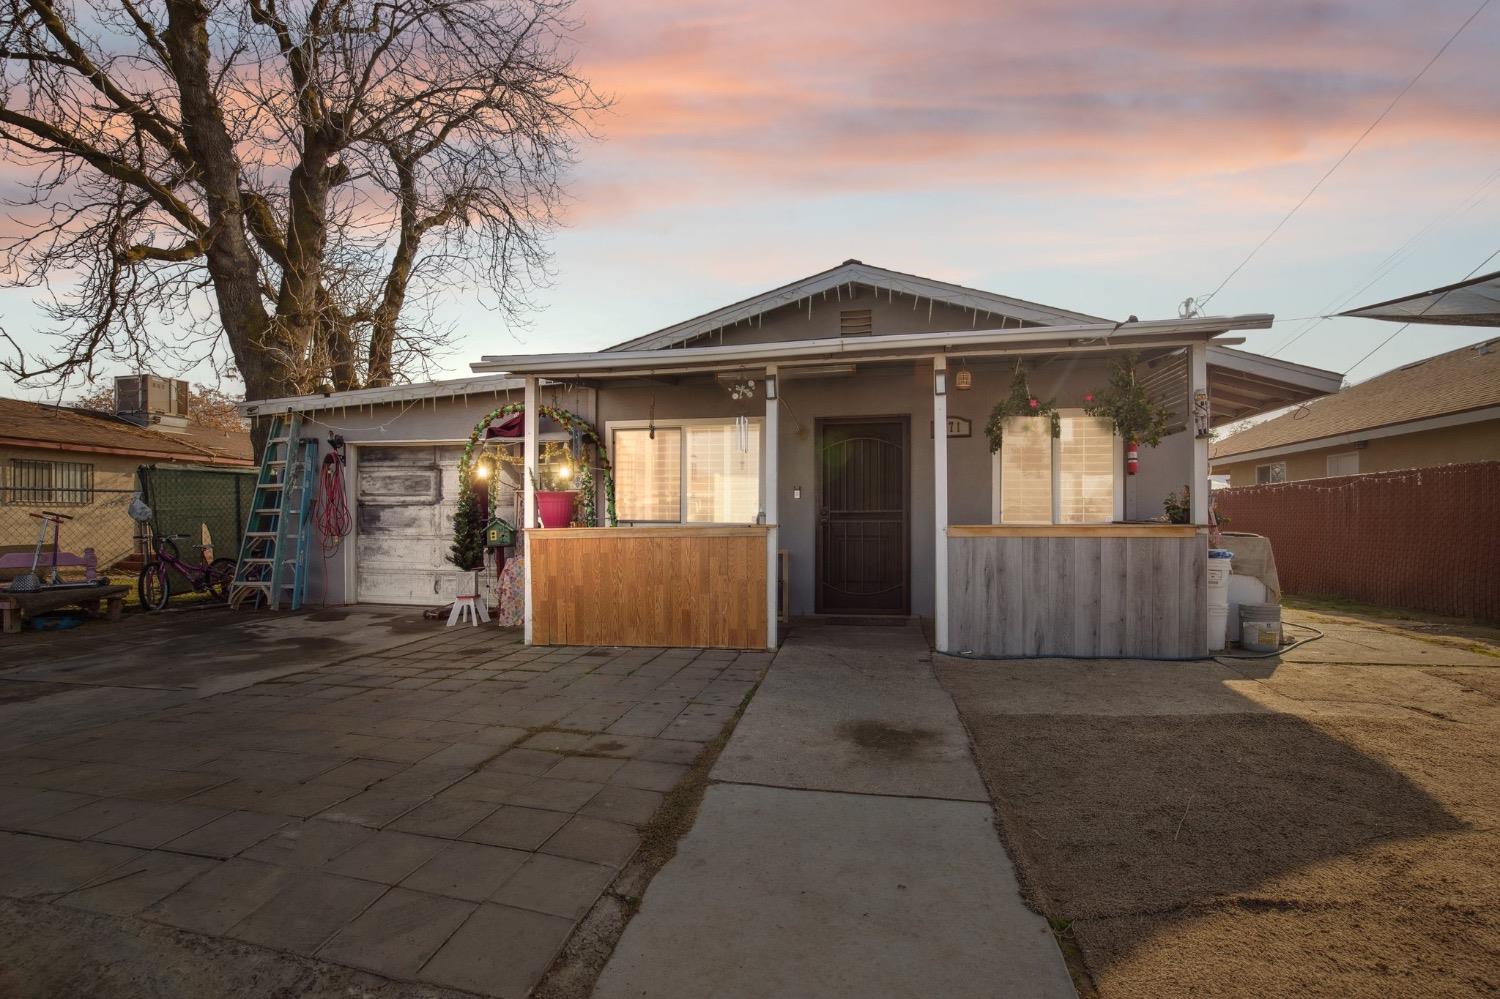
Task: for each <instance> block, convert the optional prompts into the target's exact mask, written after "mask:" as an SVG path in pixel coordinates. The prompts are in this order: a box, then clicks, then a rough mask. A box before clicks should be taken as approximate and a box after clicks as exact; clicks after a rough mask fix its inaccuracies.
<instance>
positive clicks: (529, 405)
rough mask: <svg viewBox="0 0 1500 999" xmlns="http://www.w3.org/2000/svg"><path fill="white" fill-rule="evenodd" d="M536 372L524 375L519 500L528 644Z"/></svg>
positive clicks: (537, 416) (537, 417) (536, 454)
mask: <svg viewBox="0 0 1500 999" xmlns="http://www.w3.org/2000/svg"><path fill="white" fill-rule="evenodd" d="M536 383H537V380H536V376H534V375H527V376H526V389H525V397H524V401H525V405H526V413H525V416H524V419H523V421H522V422H523V429H522V431H521V432H522V434H523V436H524V438H525V444H524V447H525V451H524V458H523V464H524V465H525V468H524V469H523V470H522V485H521V502H522V505H523V506H524V508H525V512H524V513H523V514H522V515H521V526H522V528H524V531H525V535H526V605H525V611H524V622H525V641H526V644H527V645H530V644H531V599H532V595H531V586H532V580H534V579H535V578H536V573H534V572H532V571H531V569H532V567H531V529H532V528H533V527H535V526H536V471H537V464H538V461H539V458H540V451H541V447H540V444H539V442H538V436H539V434H538V427H539V426H540V417H541V414H540V413H539V412H537V409H538V407H539V406H540V402H539V401H538V400H537V391H536Z"/></svg>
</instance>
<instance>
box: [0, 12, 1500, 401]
mask: <svg viewBox="0 0 1500 999" xmlns="http://www.w3.org/2000/svg"><path fill="white" fill-rule="evenodd" d="M1478 4H1479V0H1424V2H1422V3H1411V2H1409V0H1310V2H1309V0H1242V2H1227V0H1196V2H1186V0H1183V2H1177V0H1117V2H1104V0H1095V2H1090V3H1071V4H1060V3H1056V2H1043V0H1037V2H1016V0H999V2H996V0H990V2H984V0H925V2H921V3H912V2H910V0H904V2H892V0H858V2H855V0H833V2H821V0H799V2H792V0H757V2H756V3H753V4H751V3H745V2H744V0H674V2H666V0H658V2H647V0H578V2H577V5H576V7H575V12H576V14H577V16H578V18H579V20H580V22H581V24H580V26H579V28H578V29H577V31H576V33H575V36H574V41H575V44H576V46H577V66H578V68H579V70H580V71H581V73H582V74H583V75H584V76H586V77H587V78H588V79H590V80H591V81H592V83H593V84H594V86H595V87H596V88H597V89H598V90H599V91H601V92H603V93H605V94H608V95H610V96H611V97H612V98H613V100H614V105H613V108H612V110H611V111H610V112H609V113H608V114H607V115H605V116H604V117H603V118H602V119H601V120H600V121H599V123H598V129H597V131H598V136H597V137H596V138H593V139H589V140H586V141H584V142H583V143H582V144H581V146H580V149H579V156H580V161H579V164H578V165H577V167H576V168H575V169H574V171H573V172H572V175H571V177H570V179H569V185H568V186H569V191H570V201H569V204H568V206H567V208H566V212H565V216H566V225H565V227H564V228H563V229H561V230H560V231H559V232H558V233H557V234H556V236H555V237H554V238H553V240H552V250H553V254H554V257H553V271H554V276H553V278H552V279H551V280H550V282H549V283H548V284H547V285H546V286H545V287H541V288H537V289H536V290H534V291H533V292H532V294H531V296H530V297H531V299H532V300H533V302H534V303H535V304H536V306H537V309H536V311H535V312H533V313H532V314H531V315H530V317H529V322H528V323H527V324H526V325H525V326H520V325H516V326H510V325H507V324H506V323H505V322H503V321H502V320H501V319H500V317H499V316H497V315H496V314H494V313H492V312H489V311H488V310H486V309H485V307H484V306H483V304H482V302H481V299H480V298H479V297H478V296H477V295H476V296H466V295H454V296H452V299H451V301H450V302H449V304H448V305H447V306H446V307H445V308H444V309H443V311H442V312H441V319H442V320H443V321H445V322H447V323H450V324H451V325H452V326H453V328H454V329H455V330H456V331H457V333H458V341H457V344H456V350H455V351H454V352H453V353H452V354H451V355H450V356H448V357H447V358H445V359H444V361H443V366H442V368H441V370H439V371H437V372H435V374H437V375H438V376H440V377H452V376H459V375H463V374H467V373H468V364H469V362H470V361H473V360H477V359H478V357H479V356H480V355H482V354H506V353H528V352H533V351H573V350H590V349H596V348H599V347H604V346H607V345H609V344H612V343H616V342H619V341H621V340H625V339H628V338H631V337H634V336H638V335H640V334H642V333H645V332H649V331H651V330H654V329H657V328H660V327H663V326H666V325H669V324H671V323H674V322H677V321H679V320H681V319H685V318H688V317H690V316H693V315H697V314H699V313H702V312H705V311H708V310H710V309H713V308H716V307H718V306H720V305H723V304H726V303H728V302H731V301H734V300H737V299H740V298H743V297H746V296H747V295H752V294H755V293H756V292H759V291H764V290H767V289H769V288H772V287H775V286H776V285H779V284H783V283H785V282H788V281H792V280H795V279H797V278H800V277H803V276H806V275H808V274H811V273H815V272H817V271H821V270H824V269H826V268H828V267H831V266H833V265H835V264H838V263H839V262H841V261H843V260H845V259H847V258H851V257H854V258H858V259H861V260H863V261H865V262H866V263H869V264H875V265H878V266H882V267H888V268H892V269H895V270H901V271H907V272H912V273H917V274H921V275H924V276H927V277H932V278H936V279H940V280H944V281H951V282H955V283H959V284H964V285H969V286H972V287H977V288H983V289H986V290H989V291H994V292H999V293H1002V294H1008V295H1013V296H1016V297H1020V298H1025V299H1030V300H1033V301H1038V302H1044V303H1047V304H1051V305H1055V306H1059V307H1063V308H1068V309H1074V310H1077V311H1081V312H1085V313H1090V314H1095V315H1103V316H1110V317H1118V318H1123V317H1124V316H1126V315H1128V314H1132V313H1133V314H1136V315H1138V316H1139V317H1140V318H1142V319H1148V318H1161V317H1167V316H1175V315H1176V314H1177V308H1178V303H1179V302H1181V301H1182V300H1183V299H1184V298H1186V297H1188V296H1198V297H1202V296H1203V295H1205V294H1207V293H1208V292H1210V291H1212V290H1213V289H1214V288H1215V287H1216V286H1218V285H1219V283H1220V282H1221V281H1223V280H1224V278H1225V277H1226V275H1228V274H1229V273H1230V272H1231V271H1232V270H1233V269H1234V268H1235V266H1236V265H1237V264H1239V263H1240V262H1241V261H1242V260H1243V259H1244V257H1245V255H1246V254H1247V253H1249V252H1250V251H1251V249H1252V247H1254V246H1255V244H1256V243H1257V242H1259V241H1260V240H1261V239H1262V238H1263V237H1265V236H1266V234H1267V233H1268V232H1270V231H1271V229H1272V227H1273V226H1275V225H1276V223H1277V222H1278V220H1280V219H1281V217H1282V216H1283V215H1284V214H1285V213H1286V212H1287V211H1288V210H1289V209H1290V208H1291V207H1292V206H1293V205H1294V204H1295V203H1296V202H1297V201H1298V199H1300V198H1301V197H1303V196H1304V195H1305V194H1306V193H1307V192H1308V190H1309V188H1310V187H1311V186H1312V185H1313V183H1314V182H1315V181H1317V179H1318V178H1319V177H1320V176H1321V175H1322V174H1323V173H1324V172H1325V171H1326V170H1327V169H1328V168H1329V167H1330V166H1331V165H1332V164H1333V163H1334V162H1335V161H1336V160H1337V159H1338V158H1339V156H1340V155H1342V154H1343V153H1344V151H1345V150H1346V149H1347V148H1348V147H1349V145H1350V143H1351V142H1353V141H1354V140H1355V139H1356V138H1357V137H1358V136H1359V134H1360V133H1361V132H1362V131H1363V130H1364V129H1365V128H1367V127H1368V126H1369V125H1370V123H1371V122H1373V121H1375V119H1376V117H1377V116H1378V115H1379V114H1380V113H1381V111H1382V110H1383V109H1384V108H1385V107H1386V105H1387V104H1389V103H1390V101H1391V99H1392V98H1393V97H1395V96H1396V94H1397V93H1399V92H1400V91H1401V89H1402V88H1403V87H1404V86H1406V84H1407V83H1408V81H1410V80H1411V78H1412V77H1413V75H1415V74H1416V73H1417V71H1418V70H1420V69H1421V68H1422V66H1423V64H1425V63H1426V62H1427V61H1428V60H1429V59H1430V58H1431V57H1432V56H1433V54H1434V53H1435V52H1437V51H1438V49H1439V47H1440V46H1441V45H1442V44H1443V42H1444V41H1445V40H1446V39H1447V38H1448V37H1449V36H1450V35H1451V34H1452V33H1453V31H1454V30H1455V29H1457V28H1458V26H1459V25H1460V24H1462V23H1463V21H1464V20H1465V19H1466V18H1467V17H1468V16H1469V15H1470V14H1472V13H1473V12H1474V10H1475V8H1476V7H1477V6H1478ZM1496 51H1500V2H1496V3H1494V4H1493V5H1492V6H1490V7H1489V8H1488V9H1486V10H1484V11H1483V12H1482V13H1481V14H1479V16H1478V17H1477V18H1476V19H1475V20H1474V22H1473V23H1472V24H1471V25H1470V26H1469V27H1468V29H1467V30H1466V31H1464V32H1463V33H1462V34H1461V35H1460V36H1459V37H1458V39H1457V40H1456V41H1454V42H1453V44H1452V46H1451V47H1450V48H1449V49H1448V50H1447V52H1446V53H1445V54H1444V55H1443V57H1442V58H1441V59H1440V60H1439V61H1438V62H1437V63H1436V64H1435V65H1434V66H1433V67H1432V68H1431V69H1430V70H1429V71H1428V72H1427V73H1426V75H1425V76H1424V77H1423V78H1422V79H1421V81H1420V82H1418V83H1417V84H1416V86H1415V87H1413V88H1412V90H1411V91H1410V92H1409V93H1408V94H1407V95H1406V96H1405V97H1404V98H1403V99H1402V100H1401V102H1400V103H1399V104H1398V105H1397V107H1396V108H1395V109H1394V110H1393V111H1392V112H1391V113H1390V115H1389V116H1388V117H1387V118H1386V119H1385V120H1384V121H1383V122H1382V123H1381V124H1380V125H1379V126H1378V127H1377V128H1376V129H1375V130H1374V131H1373V132H1372V133H1371V134H1370V135H1369V136H1368V137H1367V138H1366V139H1365V140H1364V142H1363V143H1362V144H1361V146H1360V147H1359V148H1358V149H1357V150H1356V151H1355V152H1354V154H1353V155H1352V156H1350V157H1349V159H1348V160H1347V161H1346V162H1344V163H1343V164H1342V166H1340V167H1339V169H1338V170H1337V171H1336V172H1335V173H1334V174H1333V176H1332V177H1331V178H1329V179H1328V181H1327V182H1326V183H1325V184H1324V185H1323V186H1322V188H1321V189H1320V190H1319V192H1318V193H1317V194H1316V195H1315V196H1314V197H1313V198H1311V199H1310V200H1309V201H1308V202H1307V204H1306V205H1304V206H1303V207H1302V208H1301V209H1300V210H1299V211H1298V212H1297V213H1296V215H1295V216H1294V217H1293V218H1292V219H1291V221H1290V222H1288V223H1287V224H1286V226H1285V227H1284V228H1283V229H1282V230H1281V231H1280V232H1279V233H1278V234H1277V235H1276V236H1275V237H1274V238H1273V239H1272V240H1271V241H1270V242H1269V243H1268V244H1267V245H1266V246H1265V247H1264V249H1262V250H1260V251H1259V253H1258V254H1257V255H1256V256H1255V258H1254V259H1253V260H1252V261H1251V262H1250V263H1249V264H1248V265H1246V266H1245V267H1244V268H1243V269H1242V270H1241V271H1240V272H1239V273H1238V274H1236V275H1235V277H1234V278H1233V280H1231V281H1230V282H1229V283H1228V284H1227V285H1226V286H1225V287H1224V289H1223V290H1222V291H1221V292H1219V294H1218V295H1217V297H1216V298H1215V299H1214V301H1213V302H1212V304H1211V306H1210V308H1209V309H1208V311H1209V312H1210V313H1214V314H1234V313H1245V312H1273V313H1275V314H1276V315H1277V317H1278V322H1277V324H1276V325H1275V327H1274V328H1273V329H1272V330H1270V331H1266V332H1256V333H1251V334H1249V341H1248V343H1247V344H1246V345H1245V349H1248V350H1254V351H1257V352H1261V353H1275V354H1276V356H1279V357H1283V358H1285V359H1287V360H1291V361H1297V362H1301V363H1306V364H1312V365H1316V366H1319V367H1324V368H1329V369H1332V370H1335V371H1341V372H1344V371H1348V372H1349V378H1350V380H1351V381H1359V380H1362V379H1364V378H1368V377H1370V376H1372V375H1375V374H1378V373H1379V372H1381V371H1384V370H1388V369H1390V368H1392V367H1395V366H1398V365H1400V364H1404V363H1407V362H1410V361H1412V360H1415V359H1417V358H1419V357H1424V356H1428V355H1431V354H1434V353H1438V352H1440V351H1443V350H1449V349H1452V348H1454V347H1457V346H1460V345H1463V344H1465V343H1472V342H1476V341H1479V340H1481V339H1485V338H1486V337H1488V336H1493V335H1494V331H1493V330H1488V331H1486V330H1483V329H1463V328H1451V327H1420V326H1414V327H1411V328H1410V329H1408V330H1406V331H1404V332H1402V333H1401V334H1400V335H1399V336H1397V337H1396V338H1395V339H1394V340H1393V341H1392V342H1391V343H1390V344H1389V345H1387V346H1385V347H1384V348H1382V349H1381V350H1379V351H1378V352H1377V353H1375V354H1374V356H1372V357H1370V358H1369V359H1368V360H1366V361H1363V362H1362V363H1360V364H1359V365H1358V366H1357V367H1353V369H1352V370H1350V369H1351V366H1352V365H1354V364H1355V362H1356V361H1359V360H1360V359H1361V358H1362V357H1363V356H1364V355H1365V354H1366V353H1367V352H1368V351H1369V350H1370V349H1371V348H1373V347H1375V346H1376V344H1378V343H1379V342H1380V341H1381V340H1382V339H1384V338H1385V337H1387V336H1389V335H1390V334H1391V333H1393V332H1394V331H1395V327H1394V326H1391V325H1390V324H1387V323H1380V322H1373V321H1367V320H1352V319H1334V320H1326V321H1321V322H1320V321H1317V320H1316V319H1315V318H1312V319H1309V318H1306V317H1317V316H1319V315H1322V314H1324V313H1326V312H1329V311H1333V310H1334V309H1336V308H1339V307H1342V308H1350V307H1353V306H1356V305H1363V304H1367V303H1370V302H1375V301H1380V300H1384V299H1387V298H1392V297H1395V296H1398V295H1403V294H1407V293H1411V292H1417V291H1422V290H1426V289H1429V288H1433V287H1437V286H1440V285H1444V284H1448V283H1451V282H1453V281H1456V280H1458V279H1460V278H1462V277H1463V276H1464V275H1465V274H1467V273H1468V272H1470V271H1471V270H1472V269H1474V268H1475V267H1476V266H1477V265H1479V264H1480V263H1481V261H1483V260H1485V258H1486V257H1487V256H1489V255H1490V254H1491V253H1494V252H1495V251H1496V250H1500V224H1497V223H1500V115H1497V114H1495V110H1494V109H1495V107H1496V106H1497V102H1500V59H1496V58H1495V52H1496ZM1485 270H1486V271H1489V270H1500V257H1497V258H1496V259H1495V260H1494V261H1492V262H1491V263H1490V265H1489V266H1487V267H1486V268H1485ZM0 317H3V318H0V323H3V325H4V326H5V328H6V329H8V330H10V331H11V332H12V333H20V334H21V335H22V337H23V338H27V339H28V340H29V342H31V343H33V344H36V343H41V342H43V341H42V340H41V338H40V336H39V334H37V333H36V332H28V331H30V330H34V328H35V327H36V326H37V325H38V323H39V319H38V317H37V314H36V312H35V310H34V309H33V308H32V307H31V305H30V304H29V302H28V299H27V296H26V295H25V294H24V293H22V292H18V291H7V292H3V293H0ZM1298 334H1302V335H1301V336H1300V337H1299V338H1298V339H1296V340H1295V341H1293V342H1290V343H1288V341H1290V340H1291V339H1292V337H1294V336H1297V335H1298ZM163 373H167V372H163ZM202 374H203V373H202V372H188V373H187V375H188V376H189V377H200V376H202ZM75 391H76V389H75ZM0 393H4V394H17V395H24V396H27V397H31V398H39V397H42V396H43V395H44V393H42V392H40V391H36V390H29V389H27V388H25V387H20V386H14V385H12V384H10V383H8V382H6V381H5V380H4V379H3V376H0Z"/></svg>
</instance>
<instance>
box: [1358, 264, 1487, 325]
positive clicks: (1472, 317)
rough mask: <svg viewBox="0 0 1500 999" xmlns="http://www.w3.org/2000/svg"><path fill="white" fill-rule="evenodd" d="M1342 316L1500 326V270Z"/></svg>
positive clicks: (1406, 321) (1402, 321) (1407, 321)
mask: <svg viewBox="0 0 1500 999" xmlns="http://www.w3.org/2000/svg"><path fill="white" fill-rule="evenodd" d="M1339 315H1341V316H1358V317H1360V318H1362V319H1384V320H1386V321H1388V322H1393V323H1437V324H1441V325H1448V326H1500V271H1495V272H1494V273H1491V274H1485V275H1482V276H1480V277H1475V278H1466V279H1465V280H1463V281H1460V282H1458V283H1457V284H1450V285H1448V286H1446V287H1443V288H1434V289H1432V290H1431V291H1424V292H1421V293H1419V294H1416V295H1407V296H1406V297H1404V298H1393V299H1391V300H1390V301H1389V302H1377V303H1376V304H1374V305H1366V306H1364V307H1363V308H1358V309H1350V310H1349V311H1348V312H1340V313H1339Z"/></svg>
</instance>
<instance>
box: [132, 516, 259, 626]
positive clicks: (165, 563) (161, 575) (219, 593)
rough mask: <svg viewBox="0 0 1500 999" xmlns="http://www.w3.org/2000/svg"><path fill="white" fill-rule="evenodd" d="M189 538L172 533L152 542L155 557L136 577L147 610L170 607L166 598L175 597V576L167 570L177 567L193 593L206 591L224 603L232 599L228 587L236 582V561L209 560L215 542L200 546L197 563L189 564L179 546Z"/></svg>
mask: <svg viewBox="0 0 1500 999" xmlns="http://www.w3.org/2000/svg"><path fill="white" fill-rule="evenodd" d="M185 538H187V535H186V534H170V535H168V536H166V537H164V538H155V539H153V542H152V550H153V554H154V555H155V558H153V559H151V560H150V561H148V562H147V563H146V564H145V565H144V566H142V567H141V571H140V575H138V576H137V577H136V581H135V586H136V592H137V593H138V594H139V595H140V598H141V606H142V607H145V608H146V609H147V610H153V611H159V610H161V609H162V608H164V607H166V606H167V601H169V600H171V599H172V577H171V575H170V574H169V573H168V571H167V570H169V569H171V570H175V571H176V572H177V573H178V574H179V575H181V576H182V577H183V578H184V579H186V580H187V581H188V583H189V584H191V585H192V587H193V592H194V593H202V592H204V591H205V590H206V591H207V592H208V593H209V595H210V596H212V597H213V598H214V599H215V600H218V601H220V602H223V603H228V602H229V586H230V584H231V583H233V582H234V567H235V561H234V559H232V558H216V559H214V560H213V561H211V562H210V561H209V560H208V552H210V551H212V550H213V546H212V545H199V546H198V558H199V562H198V564H197V565H189V564H188V563H186V562H184V561H183V560H182V555H181V553H180V552H179V551H178V549H177V544H176V542H178V541H181V540H184V539H185Z"/></svg>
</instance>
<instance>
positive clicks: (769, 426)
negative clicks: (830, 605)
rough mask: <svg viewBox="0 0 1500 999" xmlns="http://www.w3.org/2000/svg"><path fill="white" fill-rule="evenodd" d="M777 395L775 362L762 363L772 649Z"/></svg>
mask: <svg viewBox="0 0 1500 999" xmlns="http://www.w3.org/2000/svg"><path fill="white" fill-rule="evenodd" d="M779 395H780V386H779V385H778V384H777V379H776V365H774V364H770V365H767V366H766V423H765V439H764V440H763V441H762V442H761V453H762V455H763V456H764V457H765V462H766V483H765V490H766V502H765V512H766V524H767V525H768V530H767V531H766V648H768V649H775V648H776V639H777V632H778V628H777V621H776V617H777V615H778V614H779V613H780V612H781V599H780V594H779V593H778V592H777V588H776V584H777V570H778V568H779V566H778V564H777V559H776V551H777V546H778V545H779V544H780V540H779V538H780V534H781V528H780V525H779V521H778V520H777V517H778V516H779V508H780V505H781V504H780V503H779V500H780V495H779V490H780V488H781V487H780V476H779V475H778V474H777V473H778V471H779V459H778V455H779V453H780V449H779V448H778V446H777V445H778V443H779V441H780V436H781V435H780V427H781V421H780V419H779V417H780V406H781V403H780V402H779V401H778V399H777V397H778V396H779Z"/></svg>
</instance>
